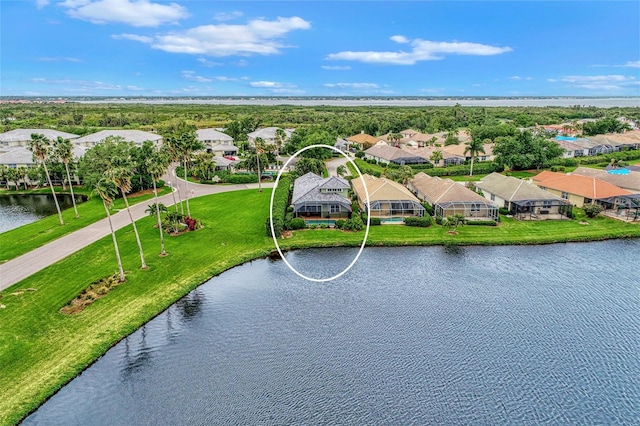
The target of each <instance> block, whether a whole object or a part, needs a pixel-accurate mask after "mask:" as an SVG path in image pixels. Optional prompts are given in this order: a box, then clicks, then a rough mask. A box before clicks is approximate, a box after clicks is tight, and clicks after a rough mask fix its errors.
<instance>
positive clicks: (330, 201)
mask: <svg viewBox="0 0 640 426" xmlns="http://www.w3.org/2000/svg"><path fill="white" fill-rule="evenodd" d="M349 188H350V186H349V183H348V182H347V181H346V180H344V179H342V178H341V177H338V176H331V177H328V178H322V177H320V176H318V175H316V174H314V173H311V172H309V173H307V174H306V175H303V176H300V177H299V178H298V179H296V180H295V182H294V184H293V195H292V196H291V204H292V205H293V213H294V215H295V216H297V217H305V218H310V219H317V218H323V219H339V218H348V217H350V216H351V201H350V200H349V198H348V195H349Z"/></svg>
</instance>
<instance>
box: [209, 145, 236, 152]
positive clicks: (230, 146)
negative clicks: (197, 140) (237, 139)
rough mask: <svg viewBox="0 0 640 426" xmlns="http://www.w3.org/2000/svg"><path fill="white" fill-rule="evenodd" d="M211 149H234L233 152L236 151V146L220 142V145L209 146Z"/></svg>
mask: <svg viewBox="0 0 640 426" xmlns="http://www.w3.org/2000/svg"><path fill="white" fill-rule="evenodd" d="M211 150H212V151H234V152H238V147H237V146H235V145H226V144H220V145H216V146H214V147H213V148H211Z"/></svg>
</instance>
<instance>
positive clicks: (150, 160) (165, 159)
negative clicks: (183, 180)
mask: <svg viewBox="0 0 640 426" xmlns="http://www.w3.org/2000/svg"><path fill="white" fill-rule="evenodd" d="M146 163H147V171H148V172H149V174H150V175H151V182H152V183H153V195H154V197H155V199H156V209H155V210H156V218H157V220H158V229H159V230H160V256H166V255H167V252H166V250H165V248H164V233H163V231H162V219H160V203H159V202H158V188H157V187H156V182H157V181H158V179H160V178H161V177H162V175H163V174H165V172H166V171H167V168H168V167H169V156H168V155H164V153H163V152H161V151H154V152H153V154H152V155H151V156H149V157H147V159H146ZM172 193H173V191H172ZM173 202H174V203H175V198H174V199H173ZM165 210H166V209H165Z"/></svg>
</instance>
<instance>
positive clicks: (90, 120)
mask: <svg viewBox="0 0 640 426" xmlns="http://www.w3.org/2000/svg"><path fill="white" fill-rule="evenodd" d="M621 116H623V117H626V118H629V119H631V120H635V121H640V108H638V107H624V108H623V107H615V108H597V107H589V106H580V105H575V106H571V107H504V106H499V107H479V106H473V107H463V106H460V105H455V106H421V107H404V106H393V107H390V106H370V107H360V106H356V107H335V106H290V105H281V106H254V105H250V106H247V105H194V104H189V105H182V104H173V105H171V104H167V105H148V104H80V103H66V104H6V105H1V106H0V130H1V131H2V132H5V131H8V130H12V129H17V128H43V127H44V128H52V129H57V130H61V131H65V132H69V133H74V134H78V135H81V136H82V135H86V134H89V133H94V132H96V131H99V130H104V129H113V128H124V129H139V130H146V131H155V132H162V131H163V129H165V128H170V127H173V126H176V125H177V124H178V123H182V122H186V123H189V124H193V125H195V126H196V127H197V128H209V127H221V128H228V127H230V128H231V129H238V130H240V131H239V132H237V133H238V134H237V136H240V139H241V138H242V135H243V134H246V131H247V130H250V131H251V130H254V129H257V128H259V127H267V126H275V127H281V128H299V127H305V126H309V127H316V128H321V129H326V130H328V131H330V132H331V133H333V134H336V135H337V136H341V137H347V136H351V135H353V134H356V133H360V132H365V133H368V134H370V135H374V136H378V135H382V134H386V133H395V132H399V131H401V130H404V129H408V128H411V129H414V130H417V131H420V132H424V133H436V132H441V131H454V130H458V129H464V128H468V127H470V126H482V125H484V126H494V125H497V124H500V123H505V122H508V123H512V124H513V125H514V126H516V127H531V126H535V125H547V124H560V123H565V122H576V121H577V120H581V119H602V118H617V117H621ZM231 136H234V135H231Z"/></svg>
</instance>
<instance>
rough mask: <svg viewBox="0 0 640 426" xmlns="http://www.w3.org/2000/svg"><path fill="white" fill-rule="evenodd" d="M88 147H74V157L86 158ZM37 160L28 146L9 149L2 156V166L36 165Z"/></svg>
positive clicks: (0, 155) (0, 160)
mask: <svg viewBox="0 0 640 426" xmlns="http://www.w3.org/2000/svg"><path fill="white" fill-rule="evenodd" d="M86 150H87V148H86V147H83V146H74V147H73V157H74V158H76V159H77V158H81V157H83V156H84V153H85V151H86ZM35 163H37V161H36V160H34V159H33V152H31V150H30V149H29V148H27V147H26V146H16V147H14V148H10V149H7V150H6V152H5V153H4V154H0V164H35Z"/></svg>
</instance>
